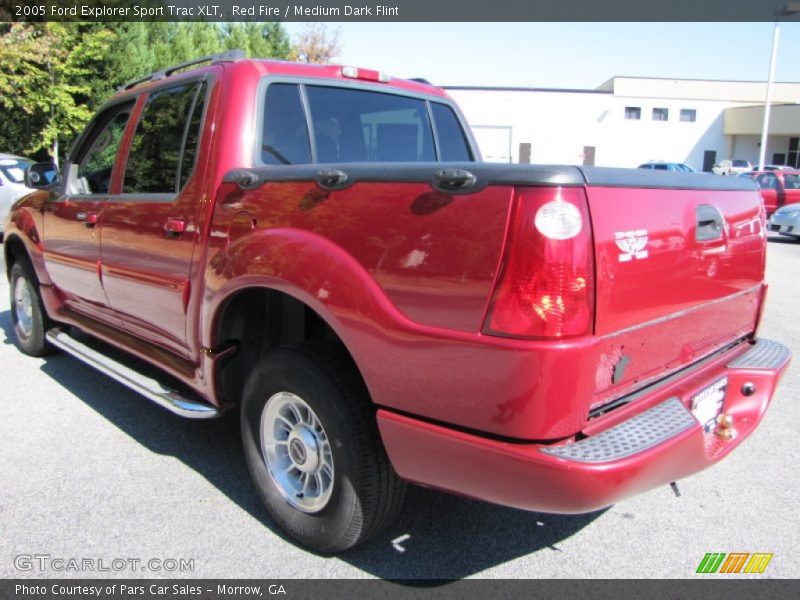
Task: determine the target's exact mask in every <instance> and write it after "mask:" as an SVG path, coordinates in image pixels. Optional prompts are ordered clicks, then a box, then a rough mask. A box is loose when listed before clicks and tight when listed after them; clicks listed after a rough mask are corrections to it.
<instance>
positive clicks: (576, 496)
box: [378, 340, 791, 513]
mask: <svg viewBox="0 0 800 600" xmlns="http://www.w3.org/2000/svg"><path fill="white" fill-rule="evenodd" d="M790 358H791V353H790V351H789V350H788V349H787V348H786V347H785V346H782V345H781V344H778V343H776V342H769V341H768V340H760V341H759V342H758V343H757V344H755V345H753V346H750V347H749V348H748V349H743V348H737V349H736V350H735V351H734V352H733V353H731V354H726V355H724V356H723V357H721V359H720V360H717V361H715V362H713V363H711V364H710V365H707V366H706V367H705V368H703V369H700V370H697V371H695V372H693V373H691V375H689V376H687V377H686V378H684V379H678V380H675V381H671V382H670V383H669V385H666V386H663V387H661V388H657V389H656V390H654V391H653V392H652V393H651V394H649V395H647V396H645V397H640V398H637V399H636V401H635V402H632V403H631V404H630V405H627V406H625V407H622V408H619V409H617V410H616V411H613V412H612V413H610V414H608V415H605V416H603V417H600V418H598V419H596V420H594V421H591V422H590V423H589V424H588V425H587V427H585V428H584V430H583V435H582V439H580V441H575V437H574V436H573V437H572V438H570V439H568V440H564V441H561V442H558V443H556V444H537V443H511V442H505V441H498V440H496V439H489V438H485V437H481V436H479V435H474V434H471V433H465V432H463V431H456V430H453V429H450V428H447V427H444V426H441V425H436V424H432V423H429V422H425V421H420V420H417V419H414V418H410V417H407V416H404V415H399V414H396V413H392V412H389V411H386V410H380V411H378V423H379V426H380V431H381V436H382V437H383V441H384V444H385V446H386V449H387V452H388V454H389V457H390V459H391V461H392V464H393V465H394V467H395V469H396V470H397V472H398V474H399V475H400V476H401V477H402V478H404V479H406V480H408V481H412V482H414V483H418V484H421V485H426V486H429V487H433V488H437V489H441V490H445V491H449V492H454V493H458V494H462V495H465V496H470V497H473V498H478V499H481V500H486V501H489V502H494V503H497V504H502V505H505V506H511V507H515V508H521V509H526V510H536V511H541V512H553V513H582V512H590V511H592V510H596V509H600V508H603V507H606V506H609V505H611V504H614V503H615V502H618V501H619V500H622V499H624V498H627V497H630V496H633V495H635V494H638V493H641V492H644V491H646V490H649V489H652V488H654V487H657V486H660V485H663V484H666V483H669V482H671V481H676V480H678V479H681V478H683V477H686V476H688V475H691V474H692V473H696V472H698V471H701V470H702V469H705V468H706V467H709V466H711V465H712V464H714V463H715V462H717V461H719V460H720V459H722V458H723V457H724V456H726V455H727V454H728V453H729V452H730V451H731V450H733V449H734V448H735V447H736V446H738V445H739V444H740V443H741V442H742V441H743V440H744V439H745V438H746V437H747V436H748V435H750V433H752V432H753V430H754V429H755V428H756V426H757V425H758V423H759V422H760V420H761V418H762V416H763V415H764V412H765V411H766V409H767V406H768V405H769V402H770V400H771V398H772V396H773V394H774V392H775V388H776V386H777V384H778V381H779V379H780V377H781V375H782V374H783V372H784V371H785V370H786V368H787V366H788V364H789V361H790ZM726 377H727V381H728V385H727V392H726V396H725V400H724V404H723V408H722V412H723V413H724V414H726V415H730V416H731V417H732V418H733V429H734V431H735V433H734V435H733V437H731V438H730V439H728V438H725V437H722V436H720V435H718V434H717V433H716V432H714V431H710V432H705V431H704V430H703V427H702V426H701V425H700V423H699V422H698V421H697V420H696V419H695V418H694V416H693V414H692V412H691V411H690V410H689V408H690V405H691V399H692V397H693V396H695V395H696V394H697V393H699V392H700V391H702V390H704V389H706V388H708V387H709V386H710V385H712V384H714V383H715V382H718V381H720V380H721V379H723V378H726ZM747 383H749V384H752V385H753V386H754V388H755V391H754V393H752V394H751V395H749V396H748V395H745V394H744V393H743V391H742V388H743V386H744V385H745V384H747ZM583 436H585V437H583Z"/></svg>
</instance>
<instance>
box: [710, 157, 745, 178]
mask: <svg viewBox="0 0 800 600" xmlns="http://www.w3.org/2000/svg"><path fill="white" fill-rule="evenodd" d="M752 170H753V165H752V164H750V162H749V161H746V160H738V159H737V160H730V159H726V160H721V161H720V162H718V163H717V164H715V165H714V166H713V167H712V168H711V172H712V173H714V175H737V174H739V173H744V172H745V171H752Z"/></svg>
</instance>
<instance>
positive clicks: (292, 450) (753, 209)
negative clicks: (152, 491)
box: [4, 54, 790, 553]
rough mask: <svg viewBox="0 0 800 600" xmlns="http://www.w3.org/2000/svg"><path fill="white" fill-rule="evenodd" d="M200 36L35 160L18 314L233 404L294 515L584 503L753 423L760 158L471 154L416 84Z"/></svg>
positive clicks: (348, 523)
mask: <svg viewBox="0 0 800 600" xmlns="http://www.w3.org/2000/svg"><path fill="white" fill-rule="evenodd" d="M208 62H209V63H210V64H208V65H206V66H204V67H202V68H197V69H194V70H188V71H187V70H186V67H188V66H191V65H180V66H178V67H176V68H173V69H168V70H167V71H164V72H161V73H158V74H154V75H152V76H150V77H146V78H143V79H142V80H140V81H137V82H133V83H131V84H130V85H128V86H126V87H125V88H124V89H122V90H121V91H120V92H119V93H118V94H117V95H116V96H115V97H114V98H113V99H112V100H111V101H110V102H109V103H108V104H107V105H106V106H105V107H103V108H102V109H101V110H100V111H99V113H98V114H97V116H96V117H95V118H94V119H93V121H92V122H91V123H90V124H89V126H88V127H87V129H86V131H85V132H84V133H83V134H82V135H81V136H80V138H79V139H78V140H77V141H76V143H75V144H74V146H73V148H72V149H71V151H70V154H69V157H68V160H67V161H66V165H65V168H64V171H63V173H62V174H61V176H60V178H59V179H58V180H57V181H55V182H54V183H52V184H49V185H48V184H46V183H45V182H46V181H47V180H48V178H50V179H52V176H53V172H52V171H53V167H52V166H51V165H42V164H40V165H35V166H33V167H31V168H30V169H29V170H28V172H27V180H28V182H29V183H30V184H31V185H35V186H38V187H41V188H42V189H41V190H40V191H37V192H34V193H33V194H31V195H29V196H27V197H26V198H24V199H23V200H21V201H20V202H18V203H17V204H16V205H15V206H14V208H13V210H12V214H11V218H10V221H9V224H8V226H7V228H6V230H5V234H6V240H7V241H6V244H5V248H4V251H5V258H6V265H7V268H8V276H9V278H10V283H11V294H12V318H13V323H14V330H15V333H16V338H17V343H18V345H19V347H20V348H21V350H22V351H23V352H26V353H28V354H31V355H37V356H38V355H43V354H45V353H47V352H48V351H49V350H51V349H52V347H57V348H61V349H63V350H65V351H67V352H69V353H71V354H72V355H74V356H76V357H77V358H78V359H80V360H82V361H84V362H85V363H87V364H90V365H92V366H94V367H96V368H98V369H100V370H102V371H103V372H105V373H107V374H108V375H110V376H111V377H114V378H115V379H117V380H119V381H120V382H122V383H124V384H125V385H128V386H130V387H131V388H133V389H135V390H137V391H139V392H140V393H142V394H143V395H144V396H146V397H148V398H149V399H151V400H153V401H155V402H157V403H159V404H160V405H162V406H164V407H166V408H168V409H169V410H171V411H172V412H174V413H177V414H179V415H181V416H184V417H189V418H207V417H214V416H217V415H219V414H221V413H222V412H223V411H225V410H228V409H230V408H232V407H234V406H238V407H239V410H240V414H241V426H242V438H243V443H244V452H245V456H246V459H247V462H248V465H249V468H250V471H251V474H252V477H253V481H254V482H255V486H256V488H257V489H258V492H259V494H260V495H261V497H262V499H263V501H264V503H265V505H266V507H267V509H268V510H269V512H270V513H271V514H272V516H273V517H274V518H275V520H276V521H277V522H278V523H279V524H280V525H281V526H282V527H284V528H285V529H286V531H288V532H289V534H290V535H292V536H293V537H294V538H295V539H297V540H299V541H300V542H302V543H304V544H306V545H308V546H310V547H311V548H314V549H315V550H317V551H319V552H328V553H329V552H335V551H339V550H343V549H346V548H350V547H353V546H355V545H356V544H358V543H359V542H361V541H363V540H365V539H367V538H368V537H370V536H372V535H375V534H376V533H377V532H378V531H380V530H381V528H383V527H384V526H385V525H386V524H387V523H389V522H390V521H391V519H392V518H393V516H394V515H395V514H396V513H397V511H398V510H399V507H400V504H401V502H402V499H403V491H404V487H405V483H406V482H412V483H417V484H421V485H425V486H430V487H434V488H438V489H441V490H447V491H450V492H454V493H458V494H464V495H467V496H471V497H473V498H479V499H483V500H487V501H490V502H496V503H499V504H504V505H507V506H513V507H518V508H524V509H530V510H537V511H548V512H557V513H580V512H587V511H593V510H596V509H598V508H601V507H605V506H608V505H610V504H612V503H614V502H618V501H620V500H622V499H624V498H626V497H628V496H631V495H632V494H637V493H640V492H643V491H645V490H648V489H651V488H653V487H655V486H660V485H664V484H667V483H669V482H672V481H674V480H676V479H679V478H681V477H686V476H688V475H690V474H692V473H695V472H697V471H699V470H701V469H704V468H705V467H708V466H710V465H712V464H714V463H715V462H717V461H718V460H720V459H721V458H723V457H724V456H726V455H727V454H728V453H729V452H731V451H732V450H733V449H734V448H735V447H737V446H738V445H739V444H740V443H741V442H742V441H743V440H744V439H745V438H747V436H748V435H749V434H750V433H751V432H752V431H753V430H754V429H755V427H756V426H757V425H758V423H759V421H760V420H761V417H762V415H763V414H764V411H765V410H766V408H767V405H768V404H769V401H770V398H771V397H772V395H773V393H774V392H775V388H776V386H777V384H778V380H779V378H780V376H781V374H782V373H783V371H784V369H785V368H786V366H787V364H788V362H789V359H790V352H789V350H788V349H787V348H785V347H784V346H782V345H780V344H778V343H776V342H771V341H769V340H763V339H759V338H758V337H757V335H756V332H757V328H758V322H759V319H760V315H761V310H762V308H763V306H764V294H765V290H766V286H765V283H764V262H765V252H766V246H765V219H764V209H763V205H762V203H761V201H760V198H759V195H758V191H757V189H756V187H755V185H754V184H753V182H752V181H748V180H746V179H742V178H733V177H724V178H723V177H713V176H709V175H699V174H687V173H679V174H673V173H668V172H646V171H643V170H634V169H631V170H626V169H602V168H591V167H574V166H536V165H499V164H488V163H483V162H481V161H480V156H479V152H478V149H477V147H476V145H475V142H474V140H473V137H472V134H471V133H470V130H469V128H468V127H467V126H466V124H465V122H464V119H463V117H462V116H461V113H460V112H459V110H458V108H457V107H456V106H455V105H454V104H453V102H452V100H451V99H450V98H449V97H448V96H447V95H446V94H445V93H444V92H443V91H442V90H441V89H438V88H436V87H433V86H430V85H427V84H424V83H420V82H414V81H404V80H399V79H394V78H391V77H388V76H386V75H384V74H383V73H379V72H376V71H371V70H367V69H357V68H352V67H335V66H312V65H304V64H292V63H286V62H273V61H265V60H245V59H243V58H242V57H241V55H239V54H229V55H224V56H214V57H210V58H209V59H208ZM78 330H81V331H82V332H83V333H78ZM87 334H88V335H87ZM94 340H102V341H104V342H106V343H107V344H111V345H112V346H115V347H117V348H120V349H123V350H125V351H127V352H129V353H131V354H133V355H135V356H137V357H139V358H140V359H144V360H145V361H147V362H149V363H152V364H153V365H155V366H157V367H159V368H160V369H161V370H162V371H163V373H164V376H163V377H159V378H157V379H153V378H152V375H150V376H145V375H144V374H141V373H139V372H136V371H134V370H132V369H131V368H130V367H129V366H127V365H125V364H122V363H120V362H117V361H116V360H114V359H113V358H111V357H110V356H107V355H106V354H104V353H103V350H102V348H103V346H98V345H97V344H96V343H95V342H94ZM113 401H114V399H111V398H110V399H109V402H113Z"/></svg>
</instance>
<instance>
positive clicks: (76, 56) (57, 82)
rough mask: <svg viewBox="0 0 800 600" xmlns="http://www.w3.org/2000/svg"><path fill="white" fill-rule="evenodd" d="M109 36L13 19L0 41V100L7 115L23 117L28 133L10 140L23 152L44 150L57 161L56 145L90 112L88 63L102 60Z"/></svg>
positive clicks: (107, 32)
mask: <svg viewBox="0 0 800 600" xmlns="http://www.w3.org/2000/svg"><path fill="white" fill-rule="evenodd" d="M113 38H114V35H113V33H111V32H110V31H108V30H106V29H100V30H94V31H81V29H80V27H79V26H77V27H76V26H74V25H72V26H71V25H69V24H64V23H37V24H32V25H30V24H22V23H17V24H14V25H12V26H11V28H10V29H9V31H8V32H7V33H6V34H5V35H4V36H3V37H2V43H0V102H2V105H3V108H5V109H7V111H8V113H9V114H19V113H20V112H21V113H22V114H21V115H20V117H21V118H25V117H26V116H27V118H28V119H30V120H31V123H32V129H33V130H32V131H29V132H28V133H31V134H32V135H31V136H30V137H25V138H22V139H20V140H14V139H12V140H5V141H6V142H11V144H10V145H11V147H14V148H15V149H17V151H22V152H25V153H32V152H36V151H37V150H40V149H43V148H44V149H47V151H48V153H49V154H50V156H51V158H52V159H53V160H54V161H56V163H58V159H59V143H60V142H61V141H65V140H66V139H68V138H70V137H72V136H73V135H74V134H75V133H77V132H78V131H80V129H81V128H82V127H83V126H84V124H85V123H86V122H87V121H88V120H89V118H90V117H91V115H92V109H91V108H90V106H89V105H88V104H87V102H89V101H90V100H91V92H92V86H91V85H90V84H88V83H87V80H86V76H87V75H89V74H90V73H91V69H90V68H89V67H88V65H89V64H91V63H92V62H96V61H98V60H100V59H102V58H103V57H104V56H105V55H106V53H107V51H108V47H109V45H110V43H111V41H112V40H113Z"/></svg>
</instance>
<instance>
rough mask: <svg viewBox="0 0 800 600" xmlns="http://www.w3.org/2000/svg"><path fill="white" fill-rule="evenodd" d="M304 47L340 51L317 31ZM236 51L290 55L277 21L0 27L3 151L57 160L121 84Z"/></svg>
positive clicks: (318, 52) (315, 52) (312, 51)
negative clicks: (183, 64)
mask: <svg viewBox="0 0 800 600" xmlns="http://www.w3.org/2000/svg"><path fill="white" fill-rule="evenodd" d="M337 36H338V33H337ZM312 42H313V43H312ZM331 42H333V43H331ZM304 47H305V48H306V49H305V50H302V53H303V56H308V57H310V58H311V59H312V60H320V59H321V58H320V57H322V56H323V54H324V52H328V54H329V55H330V53H331V52H337V51H338V47H339V46H338V37H336V36H335V37H334V38H332V39H331V38H329V36H328V35H327V32H326V31H325V30H324V29H322V30H321V31H320V35H314V36H311V37H310V38H309V43H307V44H306V46H304ZM234 48H241V49H243V50H245V51H246V52H247V54H248V56H251V57H259V58H279V59H286V58H289V57H290V53H291V52H292V45H291V43H290V40H289V36H288V35H287V33H286V30H285V29H284V28H283V26H282V25H281V24H280V23H250V22H248V23H229V24H226V25H224V26H220V25H218V24H216V23H209V22H189V23H176V22H152V23H143V22H127V23H103V22H95V23H0V108H2V109H3V112H4V114H5V115H7V116H6V118H4V119H0V149H1V150H3V151H10V152H15V153H18V154H28V155H34V154H37V153H39V154H41V155H45V154H49V155H50V156H51V157H52V158H53V159H54V160H55V161H58V159H59V152H60V151H61V149H63V148H64V147H65V142H66V141H67V140H68V139H69V138H71V137H72V136H74V135H75V134H76V133H78V132H79V131H80V130H81V129H82V128H83V127H84V126H85V125H86V123H87V122H88V121H89V119H90V118H91V116H92V114H94V112H95V111H96V110H97V108H99V106H100V105H102V104H103V103H104V102H105V101H106V100H107V99H108V98H109V97H110V96H111V95H112V94H113V93H114V92H115V90H116V89H117V88H118V87H119V86H121V85H122V84H123V83H125V82H127V81H130V80H132V79H136V78H139V77H143V76H146V75H148V74H149V73H152V72H154V71H156V70H158V69H164V68H166V67H168V66H171V65H174V64H177V63H180V62H184V61H188V60H192V59H195V58H199V57H201V56H206V55H209V54H215V53H217V52H221V51H223V50H225V49H234ZM326 48H327V50H326ZM322 60H325V59H322Z"/></svg>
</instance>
